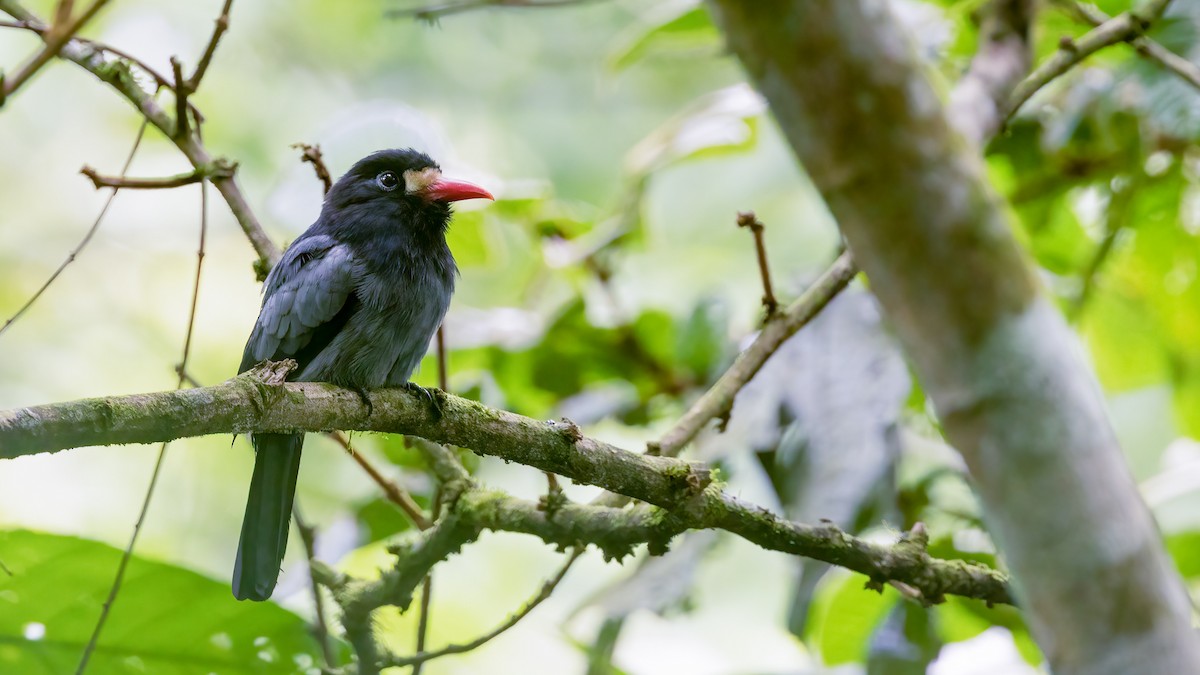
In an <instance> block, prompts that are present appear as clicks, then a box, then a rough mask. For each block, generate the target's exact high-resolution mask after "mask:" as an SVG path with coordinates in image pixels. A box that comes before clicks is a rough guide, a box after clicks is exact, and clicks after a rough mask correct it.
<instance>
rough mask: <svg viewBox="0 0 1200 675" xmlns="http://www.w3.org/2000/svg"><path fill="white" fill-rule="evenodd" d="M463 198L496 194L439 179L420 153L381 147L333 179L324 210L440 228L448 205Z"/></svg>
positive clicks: (431, 163)
mask: <svg viewBox="0 0 1200 675" xmlns="http://www.w3.org/2000/svg"><path fill="white" fill-rule="evenodd" d="M464 199H495V197H493V196H492V195H491V193H489V192H488V191H487V190H484V189H483V188H481V187H479V186H478V185H473V184H471V183H467V182H465V181H456V180H450V179H448V178H444V177H443V176H442V170H441V168H440V167H439V166H438V165H437V162H434V161H433V160H432V159H431V158H430V157H429V156H428V155H426V154H424V153H421V152H417V151H416V150H412V149H403V150H380V151H379V152H376V153H374V154H371V155H369V156H367V157H365V158H363V159H361V160H359V161H358V163H356V164H355V165H354V166H353V167H351V169H350V170H349V171H347V172H346V175H344V176H342V177H341V178H340V179H338V182H337V183H336V184H334V186H333V188H332V189H330V191H329V194H328V195H327V196H326V198H325V208H326V210H327V211H330V212H331V214H330V215H339V216H346V215H350V214H351V213H354V215H355V216H357V217H362V216H365V215H370V216H373V218H371V220H375V219H376V218H382V219H389V220H390V219H397V218H399V219H401V220H404V221H408V222H410V223H411V224H412V225H414V226H420V225H426V226H428V227H431V228H433V229H441V230H444V229H445V227H446V225H447V223H448V222H449V219H450V203H451V202H457V201H461V200H464ZM355 219H356V220H357V218H355Z"/></svg>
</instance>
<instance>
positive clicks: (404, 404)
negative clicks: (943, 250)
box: [0, 366, 1010, 602]
mask: <svg viewBox="0 0 1200 675" xmlns="http://www.w3.org/2000/svg"><path fill="white" fill-rule="evenodd" d="M264 374H265V375H266V376H268V377H266V380H264ZM271 374H272V369H271V368H270V366H267V367H264V368H261V369H255V370H252V371H251V372H249V373H247V374H244V375H241V376H238V377H236V378H234V379H232V380H229V381H227V382H225V383H223V384H220V385H217V386H213V387H204V388H199V389H188V390H183V391H168V392H158V393H153V394H135V395H131V396H119V397H106V398H96V399H85V400H81V401H71V402H67V403H57V404H52V405H45V406H35V407H31V408H22V409H19V410H10V411H5V412H0V458H12V457H19V456H22V455H29V454H34V453H39V452H52V451H55V450H61V449H64V448H73V447H80V446H86V445H111V444H120V443H149V442H154V441H162V440H168V439H175V438H182V437H188V436H201V435H206V434H232V433H249V432H267V431H287V432H298V431H324V430H330V429H344V430H356V431H385V432H392V433H402V434H406V435H412V436H419V437H421V438H425V439H428V440H431V441H434V442H436V443H444V444H449V445H456V446H459V447H465V448H470V449H472V450H474V451H475V452H478V453H481V454H486V455H491V456H494V457H499V458H502V459H505V460H508V461H512V462H518V463H521V464H525V465H528V466H532V467H536V468H538V469H542V470H543V471H549V472H552V473H556V474H560V475H563V476H566V477H568V478H570V479H572V480H574V481H577V482H580V483H586V484H590V485H596V486H598V487H602V488H604V489H606V490H609V491H610V492H615V493H617V494H622V495H626V496H628V497H632V498H634V499H637V500H640V501H643V502H646V503H647V504H648V506H638V507H635V508H633V509H630V510H620V509H613V508H607V509H606V507H602V506H571V505H564V506H563V507H562V508H560V509H552V510H551V511H546V510H543V509H539V508H538V507H537V505H533V504H524V503H518V502H515V501H512V500H509V499H505V498H503V497H502V496H501V495H499V494H496V493H489V492H477V491H466V492H463V493H462V495H461V496H459V497H458V498H457V501H456V502H452V503H456V504H457V506H456V507H455V510H452V511H451V513H457V514H458V517H459V518H460V525H456V526H454V528H461V527H466V528H468V530H462V529H453V532H454V533H456V535H455V537H454V538H453V539H455V540H458V539H461V540H462V542H466V541H469V540H470V539H471V538H472V537H473V536H474V535H472V534H471V533H470V532H469V530H470V529H471V528H476V527H481V528H495V529H505V530H510V531H516V532H528V533H530V534H534V535H536V536H538V537H541V538H543V539H544V540H546V541H550V542H552V543H557V544H561V545H564V546H573V545H575V544H577V543H580V542H585V543H591V544H595V545H597V546H599V547H601V548H602V549H604V550H605V552H606V553H607V554H609V555H610V556H613V557H619V556H620V555H621V554H623V553H627V552H628V551H629V549H630V548H631V547H632V546H633V545H635V544H637V543H648V544H650V545H651V547H652V550H656V551H657V550H661V549H663V548H665V546H666V544H667V542H668V541H669V540H670V538H671V537H672V536H674V535H675V534H676V533H678V532H681V531H683V530H685V529H696V528H719V529H724V530H727V531H729V532H732V533H734V534H737V535H739V536H742V537H744V538H746V539H748V540H750V541H752V542H754V543H756V544H758V545H760V546H763V547H764V548H768V549H772V550H777V551H783V552H785V553H792V554H796V555H805V556H809V557H813V558H817V559H820V560H824V561H826V562H830V563H833V564H836V565H842V566H844V567H847V568H848V569H852V570H854V571H857V572H861V573H863V574H866V575H867V576H869V577H871V578H872V579H874V580H878V581H891V580H895V581H902V582H904V583H906V584H909V585H910V586H913V587H915V588H918V589H919V590H921V592H922V593H923V594H924V595H925V597H927V598H940V597H941V595H942V594H944V593H961V594H963V595H968V596H970V597H977V598H981V599H983V600H986V601H988V602H1009V601H1010V597H1009V591H1008V588H1007V586H1006V577H1005V575H1003V574H1001V573H999V572H996V571H994V570H990V569H987V568H984V567H979V566H970V565H966V566H964V565H963V564H962V563H960V562H949V561H944V560H935V559H930V558H927V557H916V558H914V557H911V556H908V557H906V556H899V557H897V553H896V551H895V550H894V548H889V547H886V546H879V545H876V544H871V543H868V542H865V541H863V540H860V539H856V538H855V537H851V536H850V535H847V534H845V533H843V532H841V531H840V530H837V529H836V528H832V527H827V526H809V525H802V524H798V523H790V522H787V521H785V520H782V519H780V518H778V517H776V516H775V515H773V514H771V513H770V512H769V511H767V510H765V509H762V508H760V507H756V506H753V505H749V504H745V503H743V502H741V501H739V500H737V499H734V498H733V497H731V496H729V495H727V494H726V493H724V492H723V491H722V490H721V489H720V488H719V487H718V486H717V485H714V484H712V481H711V477H710V475H709V472H708V470H707V469H706V468H705V467H704V466H702V465H699V464H695V463H689V462H684V461H681V460H678V459H672V458H668V457H655V456H648V455H639V454H635V453H632V452H629V451H626V450H622V449H620V448H617V447H614V446H612V445H608V444H607V443H603V442H600V441H597V440H595V439H591V438H586V437H584V436H583V435H582V434H581V433H580V430H579V428H578V427H577V426H575V425H574V424H572V423H570V422H568V421H563V422H559V423H549V422H541V421H538V420H533V419H530V418H528V417H522V416H520V415H516V414H513V413H510V412H505V411H502V410H496V409H493V408H489V407H487V406H484V405H482V404H480V403H476V402H474V401H468V400H466V399H462V398H459V397H456V396H450V395H441V397H442V400H441V411H442V412H441V414H440V415H437V414H435V413H434V411H432V410H431V408H430V406H429V404H428V402H427V401H426V400H425V399H423V398H420V397H417V396H414V395H413V394H411V393H409V392H408V391H407V390H405V389H384V390H377V391H374V392H371V394H370V399H371V404H372V413H371V414H370V415H369V416H368V414H367V407H366V405H365V404H364V403H363V401H362V400H361V399H360V397H359V395H358V394H357V393H355V392H352V391H349V390H345V389H339V388H337V387H333V386H331V385H328V384H322V383H308V382H303V383H301V382H289V383H275V382H274V381H273V380H271V379H270V377H269V375H271ZM276 374H277V373H276ZM435 468H438V467H435ZM438 474H439V476H440V477H441V478H442V480H443V481H448V482H454V481H461V480H462V478H461V477H456V475H455V474H454V470H453V469H452V468H449V467H445V466H443V467H440V468H438ZM501 507H503V508H501ZM654 507H658V508H654ZM466 514H469V517H468V515H466ZM462 523H467V524H465V525H464V524H462ZM447 527H448V526H447ZM439 531H440V530H439ZM415 576H416V577H418V579H417V580H418V581H419V576H420V575H415ZM402 581H404V583H400V581H396V582H395V583H394V584H393V585H392V586H390V587H389V590H388V591H387V592H388V594H389V595H388V597H390V598H392V599H400V598H402V597H404V596H405V594H406V593H409V592H411V589H412V588H415V585H416V583H417V581H412V579H410V577H409V576H407V575H406V576H403V579H402ZM408 581H412V584H408V583H407V582H408ZM405 589H408V590H405Z"/></svg>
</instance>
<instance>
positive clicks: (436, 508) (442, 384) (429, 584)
mask: <svg viewBox="0 0 1200 675" xmlns="http://www.w3.org/2000/svg"><path fill="white" fill-rule="evenodd" d="M318 159H319V157H318ZM437 362H438V388H439V389H441V390H442V391H448V390H449V387H450V385H449V375H448V373H449V370H448V368H447V365H446V362H447V356H446V325H445V324H442V325H440V326H438V329H437ZM439 493H440V489H439ZM441 509H442V500H441V496H440V494H439V495H438V496H437V497H435V498H434V500H433V519H434V520H435V521H436V520H437V519H438V516H440V515H441ZM432 603H433V573H432V571H431V572H430V573H429V574H427V575H425V581H424V582H423V583H422V584H421V605H420V608H419V612H420V613H419V614H418V618H417V653H418V654H420V653H422V652H424V651H425V638H426V636H427V635H428V634H429V607H430V605H431V604H432ZM422 667H424V662H423V661H418V662H416V663H415V664H414V665H413V669H412V673H411V675H421V668H422Z"/></svg>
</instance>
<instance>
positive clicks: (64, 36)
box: [0, 0, 108, 106]
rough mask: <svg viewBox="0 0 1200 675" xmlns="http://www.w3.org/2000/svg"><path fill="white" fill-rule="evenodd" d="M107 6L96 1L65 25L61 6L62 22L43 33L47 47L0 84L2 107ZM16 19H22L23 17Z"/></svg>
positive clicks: (104, 2) (67, 6)
mask: <svg viewBox="0 0 1200 675" xmlns="http://www.w3.org/2000/svg"><path fill="white" fill-rule="evenodd" d="M64 4H65V3H64ZM106 4H108V0H96V1H95V2H93V3H92V4H91V5H90V6H88V8H87V9H85V10H84V11H83V13H82V14H80V15H79V17H78V18H76V19H75V20H74V21H72V22H70V23H64V22H63V21H61V20H62V19H64V18H66V17H64V15H63V13H62V10H63V5H62V4H60V5H59V11H58V19H59V20H60V21H58V22H56V23H55V24H54V25H53V26H50V28H49V30H47V31H45V32H44V33H42V38H43V40H44V42H45V46H44V47H42V49H41V51H39V52H38V53H37V54H34V55H33V58H31V59H29V61H28V62H27V63H26V64H25V65H24V66H22V67H21V69H20V70H18V71H17V73H16V74H15V75H13V76H12V77H11V78H4V81H3V82H2V83H0V106H3V105H4V102H5V101H6V100H8V97H9V96H12V94H13V92H15V91H16V90H17V89H18V88H19V87H20V86H21V85H23V84H25V83H26V82H28V81H29V78H31V77H33V75H34V73H36V72H37V71H39V70H41V68H42V66H44V65H46V64H47V63H49V62H50V59H52V58H54V57H55V56H57V55H58V52H59V50H60V49H62V48H63V45H65V44H67V42H69V41H70V40H71V38H72V37H73V36H74V35H75V34H76V33H78V32H79V29H81V28H83V24H85V23H87V22H88V21H91V19H92V17H94V16H96V13H97V12H99V11H100V10H101V9H102V8H103V7H104V5H106ZM66 9H67V11H68V12H69V11H70V5H69V4H67V5H66ZM16 18H18V19H20V18H22V17H16Z"/></svg>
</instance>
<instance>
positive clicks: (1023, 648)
mask: <svg viewBox="0 0 1200 675" xmlns="http://www.w3.org/2000/svg"><path fill="white" fill-rule="evenodd" d="M933 611H935V612H936V613H937V620H938V626H939V632H940V633H941V637H942V639H943V640H945V641H946V642H962V641H963V640H970V639H971V638H973V637H975V636H977V635H979V634H980V633H982V632H983V631H985V630H987V629H988V628H991V627H992V626H1000V627H1002V628H1005V629H1007V630H1008V631H1009V632H1010V633H1011V634H1012V636H1013V642H1014V644H1015V645H1016V647H1017V651H1018V652H1020V654H1021V657H1022V658H1024V659H1025V661H1026V662H1027V663H1030V664H1033V665H1036V664H1038V663H1041V662H1042V652H1041V650H1040V649H1039V648H1038V646H1037V643H1035V642H1034V641H1033V637H1032V636H1030V635H1029V629H1028V628H1026V627H1025V622H1024V621H1023V620H1022V619H1021V613H1020V611H1019V610H1017V608H1015V607H1008V606H996V607H992V608H990V609H989V608H988V607H987V606H985V605H984V604H983V603H982V602H979V601H978V600H967V599H964V598H958V597H953V596H951V597H948V598H947V599H946V602H944V603H942V604H940V605H937V606H936V607H935V608H934V610H933Z"/></svg>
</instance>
